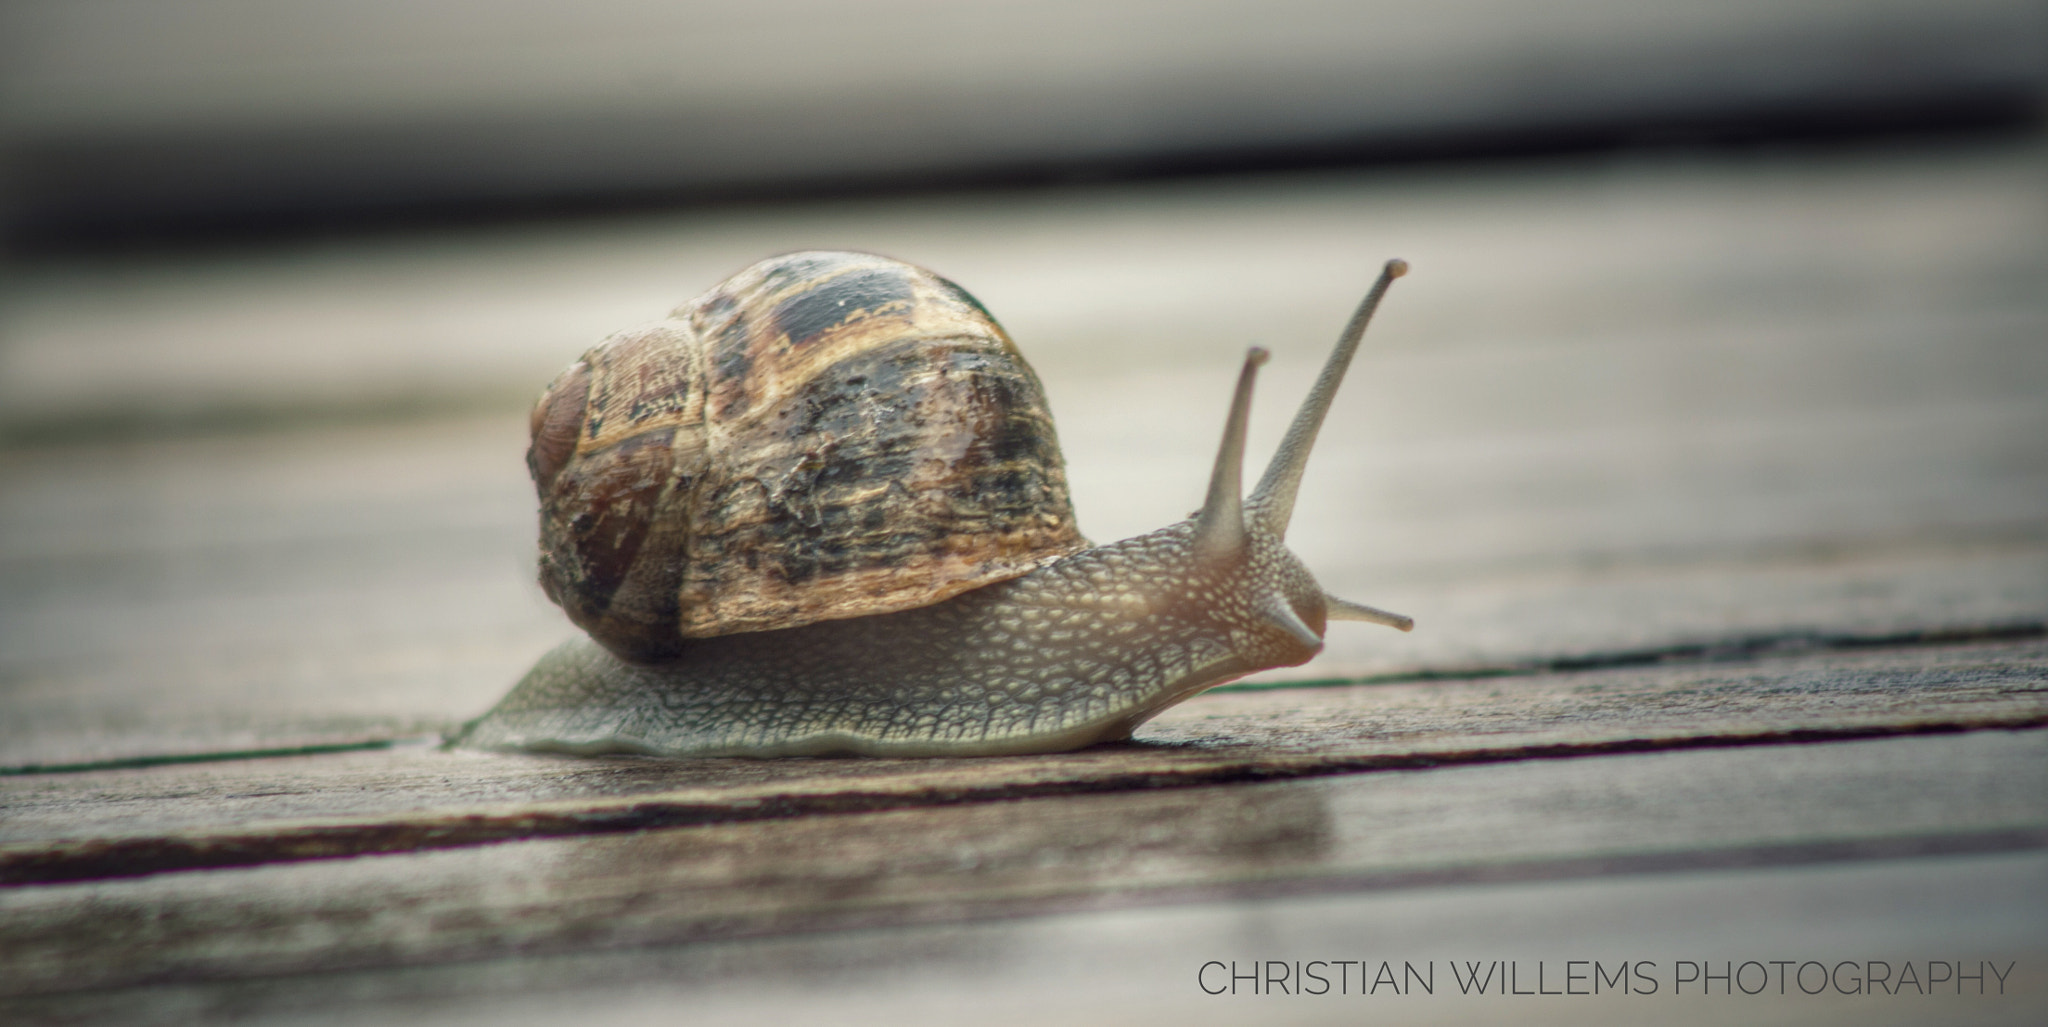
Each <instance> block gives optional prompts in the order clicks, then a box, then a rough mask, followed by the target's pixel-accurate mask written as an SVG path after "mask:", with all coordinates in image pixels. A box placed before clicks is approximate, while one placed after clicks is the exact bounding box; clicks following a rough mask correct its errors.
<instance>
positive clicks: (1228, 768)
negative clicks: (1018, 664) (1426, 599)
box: [0, 713, 2048, 886]
mask: <svg viewBox="0 0 2048 1027" xmlns="http://www.w3.org/2000/svg"><path fill="white" fill-rule="evenodd" d="M2041 727H2048V713H2042V714H2033V715H2027V716H2016V717H2010V718H2004V719H1999V718H1986V719H1977V720H1968V719H1965V720H1951V721H1940V722H1925V723H1918V724H1876V725H1859V726H1850V727H1819V728H1793V729H1788V730H1765V731H1755V732H1745V733H1739V734H1724V735H1699V736H1692V737H1685V738H1664V739H1656V738H1631V739H1617V740H1612V741H1604V742H1559V743H1553V744H1544V745H1525V746H1509V747H1504V748H1497V749H1469V750H1465V751H1462V752H1445V753H1413V754H1379V755H1358V756H1342V755H1338V756H1282V757H1277V758H1266V759H1259V758H1257V757H1248V758H1246V759H1243V760H1237V761H1231V762H1226V763H1221V764H1220V765H1214V764H1212V765H1210V766H1205V767H1196V768H1191V769H1188V770H1180V771H1177V770H1173V769H1171V768H1162V769H1157V770H1144V771H1134V772H1125V773H1111V774H1105V775H1102V776H1099V777H1093V778H1088V779H1079V780H1064V781H1044V782H1029V783H1019V784H995V785H988V786H964V787H953V788H948V787H927V788H923V789H914V790H905V791H896V792H890V791H844V792H835V793H831V794H822V795H765V796H735V797H734V798H733V799H731V800H728V801H702V800H699V801H675V800H663V799H661V798H658V797H655V798H645V799H638V800H629V801H620V802H613V803H602V804H597V803H593V804H592V805H590V806H589V807H586V808H583V809H575V808H569V809H559V808H558V809H536V810H528V811H520V812H510V813H497V812H492V813H473V814H440V815H429V816H425V817H419V818H417V819H411V820H407V819H393V820H382V821H377V822H374V823H356V824H329V825H319V826H312V827H282V828H279V829H277V830H273V831H252V832H245V833H232V834H230V833H221V834H212V835H200V836H190V835H187V836H182V837H181V836H157V837H145V838H115V839H86V840H77V841H62V840H59V841H56V842H48V843H31V844H21V845H17V846H6V847H0V886H23V885H36V884H56V883H61V882H68V881H90V880H105V879H111V878H126V877H145V876H149V875H152V874H158V873H167V872H175V871H184V870H207V869H224V868H230V867H247V866H260V865H263V864H267V863H285V862H298V861H303V860H315V859H336V858H349V857H355V856H374V855H393V854H399V853H407V852H420V851H428V850H436V849H449V848H461V847H467V846H475V845H489V844H496V843H500V842H509V841H521V840H527V839H540V838H562V837H575V836H580V835H593V834H612V833H621V832H629V831H645V830H654V829H661V828H674V827H694V826H700V825H706V824H730V823H746V822H753V821H763V820H781V819H790V818H795V817H802V816H817V815H831V814H849V813H876V812H884V811H889V810H899V809H917V808H926V807H934V806H947V805H959V804H965V803H974V802H998V801H1008V800H1016V799H1034V798H1046V797H1055V796H1064V795H1088V794H1099V793H1105V792H1125V791H1141V790H1147V789H1160V788H1189V787H1197V786H1202V785H1218V784H1234V783H1248V782H1261V781H1285V780H1295V779H1302V778H1312V777H1323V776H1331V775H1337V774H1351V773H1368V772H1377V771H1397V770H1424V769H1429V768H1434V767H1449V766H1469V765H1478V764H1487V763H1505V762H1513V761H1517V760H1530V759H1573V758H1579V757H1587V756H1603V755H1618V754H1629V753H1648V752H1670V751H1683V750H1691V749H1709V748H1734V747H1746V746H1761V745H1786V744H1808V743H1816V742H1839V741H1855V740H1862V739H1876V738H1889V737H1899V736H1908V735H1929V734H1957V733H1963V732H1969V731H1981V730H2024V729H2033V728H2041Z"/></svg>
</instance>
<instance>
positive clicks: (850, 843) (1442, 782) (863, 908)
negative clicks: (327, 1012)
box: [0, 731, 2048, 994]
mask: <svg viewBox="0 0 2048 1027" xmlns="http://www.w3.org/2000/svg"><path fill="white" fill-rule="evenodd" d="M2043 795H2048V732H2043V731H2029V732H1977V733H1972V734H1967V735H1960V736H1937V737H1920V738H1904V739H1887V740H1872V741H1861V742H1845V743H1841V744H1835V745H1808V746H1794V747H1786V748H1781V749H1777V750H1774V751H1773V752H1771V754H1770V755H1769V757H1768V758H1758V756H1757V754H1756V753H1755V752H1754V751H1751V750H1740V749H1706V750H1687V751H1675V752H1661V753H1639V754H1629V755H1617V756H1606V757H1600V758H1595V759H1585V760H1556V761H1538V762H1519V763H1512V764H1491V765H1478V766H1464V767H1446V768H1439V769H1434V770H1425V771H1418V772H1414V773H1405V774H1363V775H1344V776H1338V777H1329V778H1320V779H1314V780H1307V781H1292V782H1274V783H1268V784H1257V785H1253V784H1240V785H1233V786H1227V787H1213V788H1191V789H1182V790H1176V791H1169V792H1156V791H1152V792H1138V793H1123V794H1109V795H1076V796H1058V797H1048V798H1040V799H1030V800H1020V801H1016V802H1008V803H971V804H959V805H944V806H937V807H931V808H925V809H912V810H896V811H890V812H881V813H866V814H849V815H845V816H828V817H802V818H796V819H787V820H772V821H760V822H753V823H738V824H711V825H700V826H696V827H686V828H671V829H665V830H654V831H642V832H637V833H632V834H609V835H598V836H585V837H574V838H556V839H534V840H529V841H521V842H511V843H506V844H502V845H491V846H481V847H470V848H461V849H451V850H444V851H439V852H427V853H415V854H407V855H394V856H387V857H380V858H375V859H353V860H323V861H312V862H305V863H294V864H280V865H272V866H265V867H252V868H242V869H226V870H215V871H208V872H203V873H184V874H163V875H158V876H154V877H149V878H141V879H134V880H121V881H100V882H84V883H76V884H53V885H44V886H38V887H23V888H13V889H7V890H5V891H0V949H4V950H5V951H7V952H8V953H9V956H10V958H9V959H8V960H7V961H6V963H5V965H4V968H0V993H9V994H23V993H32V992H44V991H51V990H75V989H94V988H105V987H115V986H122V985H129V984H135V983H144V982H151V981H167V980H192V979H209V978H211V979H219V978H237V977H245V976H266V975H273V974H288V973H303V972H307V971H311V970H316V969H319V970H334V969H343V968H351V967H369V966H393V965H412V964H432V963H438V962H444V961H447V960H451V959H467V958H476V957H480V956H495V955H505V954H512V953H539V952H550V951H565V950H584V949H593V948H612V947H633V946H645V945H655V944H671V943H678V942H687V941H692V940H698V939H705V938H718V937H734V936H746V935H758V934H781V933H787V932H792V931H807V930H818V929H826V928H833V929H843V928H849V927H864V926H877V925H888V924H896V923H905V922H925V921H933V920H958V919H963V918H978V917H986V916H990V915H996V914H1014V913H1019V912H1028V911H1044V910H1049V909H1050V910H1056V909H1062V908H1073V907H1075V906H1076V905H1079V906H1082V907H1087V906H1092V905H1098V904H1100V903H1102V902H1105V901H1107V902H1131V901H1139V902H1156V901H1162V900H1165V901H1182V902H1185V901H1189V900H1199V899H1202V898H1203V897H1205V896H1206V897H1210V898H1216V897H1223V896H1228V895H1231V894H1238V893H1240V892H1242V893H1244V894H1253V895H1256V894H1270V893H1273V891H1274V889H1279V890H1280V891H1282V892H1285V891H1292V890H1299V889H1303V888H1307V889H1310V890H1333V889H1334V890H1339V891H1342V890H1351V889H1357V888H1361V887H1380V888H1384V887H1414V886H1417V885H1442V884H1456V883H1473V882H1484V881H1489V880H1516V879H1530V878H1536V879H1542V878H1556V877H1575V876H1584V875H1589V874H1594V875H1597V874H1602V873H1614V872H1617V871H1629V870H1635V871H1642V870H1652V869H1665V870H1669V869H1674V868H1686V867H1700V866H1733V867H1741V866H1747V865H1758V864H1761V865H1771V864H1779V863H1786V862H1812V861H1814V860H1841V859H1845V858H1850V859H1853V858H1858V857H1861V858H1872V857H1880V858H1896V857H1899V856H1902V855H1915V854H1929V853H1944V852H1948V853H1954V852H1964V853H1967V852H1973V851H1975V852H1982V851H1993V852H1996V851H2009V850H2014V849H2039V848H2041V847H2043V846H2048V804H2044V803H2043V801H2042V798H2041V797H2042V796H2043ZM1245 889H1249V891H1245Z"/></svg>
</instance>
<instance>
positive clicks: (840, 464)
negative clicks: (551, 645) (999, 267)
mask: <svg viewBox="0 0 2048 1027" xmlns="http://www.w3.org/2000/svg"><path fill="white" fill-rule="evenodd" d="M532 431H533V445H532V448H531V449H529V450H528V452H527V465H528V467H529V469H530V470H531V471H532V472H533V479H534V484H535V486H536V487H537V488H538V490H539V492H540V500H541V533H540V536H541V559H540V569H541V573H540V578H541V585H542V587H543V588H544V589H546V591H547V594H548V596H549V597H550V598H552V599H553V600H554V601H555V602H557V603H559V604H560V605H561V606H562V608H563V609H564V610H565V611H567V612H568V614H569V617H570V619H571V620H573V621H575V622H576V623H577V624H578V625H579V626H581V627H582V628H583V629H584V630H585V631H587V632H589V633H590V635H591V637H593V638H595V639H596V640H597V641H598V642H600V643H602V644H603V645H604V646H605V647H606V648H608V649H611V650H612V651H613V652H615V653H617V654H618V655H620V656H622V657H625V658H627V659H639V660H656V659H661V658H664V657H667V656H671V655H674V654H675V653H676V652H677V651H678V650H679V649H680V648H681V647H682V645H683V644H684V641H683V640H684V639H689V638H704V637H709V636H715V635H725V634H734V633H738V632H745V631H765V630H770V629H775V628H789V627H797V626H799V625H803V624H809V623H813V622H816V621H822V620H838V619H844V618H849V617H861V616H868V615H872V614H881V613H892V612H895V611H898V610H905V609H910V608H913V607H918V606H924V605H928V604H931V603H935V602H938V601H940V600H943V599H947V598H950V597H952V596H954V595H957V594H959V593H961V592H965V591H967V590H969V589H973V588H978V587H980V586H983V585H987V584H990V583H993V582H997V581H1002V580H1005V579H1008V578H1013V577H1016V576H1018V575H1021V574H1024V573H1027V572H1029V571H1031V570H1033V569H1034V568H1036V567H1038V566H1040V565H1042V564H1044V563H1046V562H1048V561H1051V560H1055V559H1058V558H1059V557H1062V556H1065V555H1068V554H1070V553H1073V552H1076V551H1078V550H1080V549H1082V548H1085V547H1086V545H1087V542H1086V540H1085V539H1083V538H1082V537H1081V535H1080V532H1079V531H1078V530H1077V529H1076V527H1075V525H1074V513H1073V506H1072V503H1071V501H1070V500H1069V498H1068V492H1067V483H1066V471H1065V468H1064V466H1063V463H1062V460H1061V456H1060V449H1059V443H1058V440H1057V437H1056V435H1055V433H1054V430H1053V423H1052V417H1051V415H1050V413H1049V412H1048V411H1047V409H1046V404H1045V397H1044V390H1043V388H1042V387H1041V386H1040V384H1039V382H1038V377H1037V375H1035V374H1033V373H1032V371H1031V368H1030V366H1029V365H1028V364H1026V363H1025V361H1024V358H1023V356H1022V354H1020V353H1018V351H1017V348H1016V346H1015V344H1013V343H1012V342H1011V341H1010V338H1009V336H1008V335H1007V334H1005V333H1004V331H1003V329H1002V328H1001V327H1000V326H999V325H997V324H996V322H995V319H994V318H993V317H991V316H990V315H989V313H988V311H987V310H985V309H983V307H982V306H981V304H980V303H979V302H977V301H976V300H975V299H974V297H972V296H970V295H968V294H967V292H966V291H965V290H963V289H961V288H960V287H959V286H957V285H954V284H953V283H952V282H949V281H947V280H946V279H944V278H941V277H939V276H937V275H935V274H932V273H931V272H929V271H925V270H923V269H922V268H918V267H914V266H912V265H909V264H904V263H901V262H899V261H895V260H890V259H888V258H885V257H878V256H873V255H870V254H863V253H825V252H806V253H792V254H787V255H784V256H780V257H774V258H770V259H768V260H765V261H762V262H761V263H759V264H755V265H754V266H752V267H750V268H747V269H746V270H744V271H741V272H740V273H738V274H736V275H734V276H733V277H731V278H729V279H727V280H726V281H724V282H723V283H721V284H719V285H718V286H717V287H716V288H713V289H712V290H711V291H710V292H708V293H706V294H704V295H703V296H701V297H699V298H697V299H696V300H693V301H691V302H689V303H686V304H684V305H683V306H681V307H679V308H677V309H676V310H675V312H674V313H672V314H670V315H669V318H668V319H667V320H665V321H660V322H657V323H655V324H652V325H648V326H644V327H641V328H636V329H631V330H628V331H625V332H621V333H619V334H617V335H614V336H612V337H611V338H609V339H607V340H605V341H604V342H603V343H601V344H600V345H598V346H597V347H596V348H595V349H592V350H591V351H590V352H588V353H586V354H584V356H583V358H582V359H581V360H579V361H578V362H577V363H576V364H574V365H573V366H571V367H570V368H569V369H568V370H566V371H564V372H563V373H562V374H561V375H560V376H559V377H558V378H556V380H555V381H554V383H553V384H551V385H550V386H549V387H548V390H547V392H546V393H545V394H544V395H543V396H542V397H541V400H540V402H539V404H538V405H536V406H535V408H534V411H533V419H532Z"/></svg>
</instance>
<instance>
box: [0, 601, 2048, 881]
mask: <svg viewBox="0 0 2048 1027" xmlns="http://www.w3.org/2000/svg"><path fill="white" fill-rule="evenodd" d="M2043 724H2048V643H2044V642H2042V641H2039V640H2034V641H2028V642H2017V643H2008V644H2003V645H1975V646H1956V647H1914V648H1908V649H1901V650H1886V651H1879V652H1870V653H1860V654H1843V653H1818V654H1808V655H1804V656H1785V657H1779V658H1773V659H1762V660H1753V661H1742V662H1733V663H1726V664H1711V665H1680V666H1674V667H1653V668H1629V669H1614V670H1605V671H1588V672H1579V673H1570V674H1547V675H1536V676H1528V677H1509V678H1493V679H1485V680H1478V681H1449V682H1437V683H1428V684H1403V685H1377V686H1352V687H1333V688H1314V689H1273V690H1265V691H1249V692H1236V693H1222V694H1212V695H1208V696H1202V697H1199V698H1197V699H1195V700H1193V701H1190V702H1188V703H1186V704H1183V705H1182V706H1179V707H1176V708H1174V709H1171V710H1169V711H1167V712H1166V713H1165V714H1163V715H1162V716H1160V717H1159V718H1158V719H1157V720H1155V721H1153V722H1151V723H1150V724H1148V725H1147V726H1146V727H1145V728H1144V729H1142V730H1141V731H1140V732H1139V734H1138V736H1137V741H1136V743H1135V744H1131V745H1124V746H1110V747H1100V748H1095V749H1089V750H1084V751H1082V752H1077V753H1069V754H1064V755H1057V756H1032V757H1005V758H989V759H972V760H943V759H941V760H903V759H837V760H739V759H701V760H652V759H642V758H632V757H614V758H605V759H580V758H568V757H556V756H528V755H508V754H494V753H473V752H453V753H450V752H443V751H439V750H437V749H436V748H434V747H432V746H431V745H430V744H429V743H428V742H426V741H421V742H418V743H415V744H409V745H404V746H399V747H396V748H393V749H390V750H379V751H366V752H352V753H335V754H325V755H314V756H299V757H290V758H276V759H262V760H228V761H221V762H212V763H194V764H184V765H169V766H158V767H149V768H138V769H127V770H100V771H91V772H76V773H53V774H31V775H17V776H11V777H0V880H7V879H17V880H19V879H28V880H47V879H53V878H54V879H61V878H62V877H63V876H65V875H72V874H83V875H85V876H99V875H102V874H109V873H123V872H126V873H135V872H143V871H147V870H149V869H154V868H158V867H169V868H175V867H178V866H185V865H192V866H209V865H218V864H221V863H229V864H233V863H246V862H263V861H266V860H270V859H291V858H303V857H304V856H306V855H321V854H329V855H331V854H348V853H353V852H379V851H391V850H394V849H395V850H399V851H403V850H407V849H411V848H415V847H421V846H438V845H458V844H464V843H473V842H478V841H494V840H500V839H505V838H518V837H526V836H533V835H549V834H562V833H574V832H580V831H585V830H623V829H633V828H637V827H647V826H661V825H664V824H675V823H697V822H703V821H718V820H745V819H754V818H759V817H762V816H769V817H774V816H791V815H799V814H805V813H824V812H834V811H859V810H863V809H874V808H891V807H902V806H923V805H933V804H944V803H950V802H957V801H962V800H966V799H984V800H986V799H1000V798H1005V797H1014V796H1029V795H1045V794H1063V793H1078V792H1089V791H1097V790H1103V789H1132V788H1140V789H1142V788H1161V787H1173V786H1187V785H1197V784H1202V783H1207V782H1218V781H1245V780H1262V779H1270V778H1285V777H1297V776H1315V775H1323V774H1330V773H1335V772H1343V771H1347V770H1361V769H1402V768H1411V769H1412V768H1416V767H1426V766H1430V765H1434V764H1439V763H1442V764H1455V763H1472V762H1492V761H1498V760H1516V759H1527V758H1532V757H1550V756H1569V755H1591V754H1599V753H1607V752H1615V751H1629V750H1631V749H1641V748H1692V747H1700V746H1720V745H1731V744H1759V743H1773V744H1775V743H1783V742H1787V741H1794V740H1798V739H1802V738H1822V739H1824V738H1831V737H1832V738H1844V737H1860V736H1881V735H1886V734H1897V733H1911V732H1925V731H1942V730H1965V729H1981V728H1993V727H2038V726H2041V725H2043ZM1775 751H1776V750H1774V749H1768V748H1766V749H1761V750H1758V755H1757V756H1756V757H1754V758H1755V759H1757V760H1760V761H1769V760H1771V759H1775V758H1776V757H1774V756H1772V755H1770V753H1772V752H1775Z"/></svg>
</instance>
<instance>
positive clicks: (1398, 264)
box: [1386, 257, 1408, 278]
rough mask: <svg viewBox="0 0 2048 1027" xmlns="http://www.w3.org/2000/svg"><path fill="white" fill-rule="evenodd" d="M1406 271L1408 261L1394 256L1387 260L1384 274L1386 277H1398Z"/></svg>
mask: <svg viewBox="0 0 2048 1027" xmlns="http://www.w3.org/2000/svg"><path fill="white" fill-rule="evenodd" d="M1407 273H1408V262H1407V261H1405V260H1402V259H1401V258H1399V257H1395V258H1394V259H1392V260H1390V261H1387V271H1386V274H1387V277H1388V278H1399V277H1401V276H1402V275H1405V274H1407Z"/></svg>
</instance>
